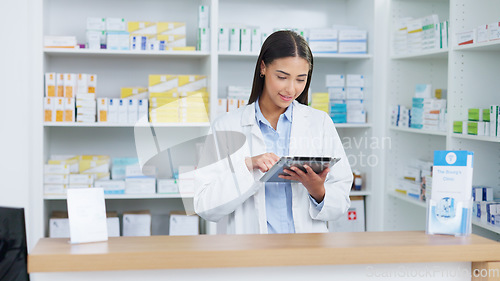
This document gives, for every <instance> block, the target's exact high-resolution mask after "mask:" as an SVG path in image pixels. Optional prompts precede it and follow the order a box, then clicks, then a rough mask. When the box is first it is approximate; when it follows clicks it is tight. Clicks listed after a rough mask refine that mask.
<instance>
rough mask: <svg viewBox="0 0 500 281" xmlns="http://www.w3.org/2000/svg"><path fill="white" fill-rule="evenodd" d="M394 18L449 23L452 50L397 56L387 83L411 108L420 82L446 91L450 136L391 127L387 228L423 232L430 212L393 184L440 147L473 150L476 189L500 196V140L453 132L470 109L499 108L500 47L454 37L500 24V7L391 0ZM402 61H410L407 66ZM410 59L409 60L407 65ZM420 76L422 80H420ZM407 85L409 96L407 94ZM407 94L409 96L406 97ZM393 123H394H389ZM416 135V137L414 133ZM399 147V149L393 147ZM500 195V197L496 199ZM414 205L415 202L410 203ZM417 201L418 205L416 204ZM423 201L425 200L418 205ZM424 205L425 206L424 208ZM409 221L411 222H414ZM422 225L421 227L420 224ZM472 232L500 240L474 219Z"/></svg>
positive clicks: (392, 95)
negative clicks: (426, 18)
mask: <svg viewBox="0 0 500 281" xmlns="http://www.w3.org/2000/svg"><path fill="white" fill-rule="evenodd" d="M391 4H392V8H391V12H392V13H393V18H394V19H396V18H399V17H405V16H413V17H419V16H424V15H430V14H433V13H437V14H438V15H439V17H440V21H442V20H446V19H449V23H450V27H449V28H450V29H449V46H450V47H449V48H448V51H447V56H443V54H444V51H443V52H441V51H437V52H435V53H434V54H429V53H423V54H421V55H420V56H418V55H411V56H406V57H405V56H393V57H391V60H390V69H389V75H390V76H395V77H394V78H393V79H390V80H388V81H387V82H388V83H389V85H391V86H389V87H390V88H391V90H390V92H389V94H390V97H389V99H388V100H387V103H389V104H390V105H392V104H393V103H394V99H396V101H397V102H398V103H401V104H406V105H409V104H411V103H410V100H402V99H398V97H397V95H398V94H401V95H403V94H404V99H408V98H410V97H411V95H412V93H413V91H412V89H411V87H414V85H415V84H417V83H429V84H433V87H434V88H447V89H448V99H447V112H448V114H447V115H448V116H447V131H446V133H441V132H440V133H437V134H436V133H435V132H428V131H427V132H418V133H417V132H416V131H412V130H411V129H401V128H391V130H389V131H390V132H389V134H390V135H391V136H392V139H393V142H392V144H393V146H395V148H396V149H395V151H394V153H392V151H391V152H389V153H388V156H387V163H388V165H387V166H386V175H387V176H386V178H387V186H386V188H387V194H388V195H390V196H388V197H390V198H391V199H390V200H389V201H388V202H392V203H389V204H385V205H386V218H388V216H392V217H391V218H392V220H387V221H388V223H387V224H386V225H385V229H386V230H395V229H415V228H416V227H418V229H423V228H424V227H425V208H418V207H416V206H417V205H415V204H411V202H412V201H408V200H411V199H408V200H406V201H403V200H401V195H399V194H396V195H394V193H393V190H394V187H393V186H392V184H391V180H394V179H396V178H398V177H401V175H402V174H401V171H400V170H398V166H401V167H405V166H406V164H407V163H406V162H405V160H407V159H410V158H408V157H411V158H418V159H423V160H429V161H431V160H432V151H434V150H437V149H448V150H470V151H473V152H474V175H473V185H483V186H490V187H493V188H494V189H495V192H496V193H497V194H498V191H500V177H499V171H500V161H499V159H500V146H499V143H500V139H497V138H495V137H480V136H470V135H462V134H454V133H452V127H453V121H458V120H460V121H463V120H467V109H468V108H474V107H477V108H488V107H489V106H490V105H491V104H499V103H500V98H499V96H498V88H499V87H500V82H499V80H498V78H497V77H496V76H497V75H495V73H498V71H499V70H500V44H499V43H491V42H488V43H481V44H475V45H469V46H460V47H458V46H456V44H455V36H454V34H455V33H457V32H462V31H466V30H468V29H472V28H475V27H477V26H479V25H482V24H488V23H492V22H495V21H498V20H499V16H500V15H499V14H498V12H497V11H498V10H499V8H500V3H499V2H496V1H468V0H457V1H449V2H448V1H398V0H395V1H391ZM402 61H405V64H407V65H403V63H402ZM406 61H407V62H406ZM416 77H418V78H417V79H416ZM402 87H406V88H405V89H404V93H403V92H402ZM406 94H407V95H406ZM388 120H389V119H388ZM410 132H414V133H410ZM393 148H394V147H393ZM496 197H498V195H497V196H496ZM408 202H410V204H408ZM417 202H418V201H417ZM418 203H421V202H418ZM420 206H425V205H422V204H420ZM409 221H412V222H411V223H410V222H409ZM415 222H418V223H415ZM473 226H474V227H473V232H474V233H477V234H480V235H483V236H486V237H489V238H492V239H496V240H500V228H497V227H492V226H490V225H487V224H484V223H480V222H478V221H475V220H473Z"/></svg>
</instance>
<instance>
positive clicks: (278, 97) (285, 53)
mask: <svg viewBox="0 0 500 281" xmlns="http://www.w3.org/2000/svg"><path fill="white" fill-rule="evenodd" d="M312 72H313V57H312V53H311V50H310V49H309V46H308V45H307V42H306V41H305V40H304V38H303V37H301V36H300V35H298V34H296V33H295V32H293V31H278V32H275V33H273V34H271V35H270V36H269V37H268V38H267V39H266V40H265V42H264V44H263V45H262V48H261V51H260V55H259V58H258V60H257V65H256V67H255V73H254V80H253V86H252V92H251V96H250V99H249V101H248V105H246V106H244V107H242V108H239V109H238V110H236V111H233V112H230V113H227V114H225V115H223V116H222V117H220V118H218V119H217V120H216V121H215V122H214V124H213V128H212V133H213V134H211V136H212V138H211V137H209V138H207V142H206V143H205V149H204V150H203V153H202V156H201V159H202V160H201V162H204V163H201V162H200V165H199V166H198V169H197V170H196V172H195V195H194V209H195V212H196V213H197V214H198V215H199V216H201V217H202V218H204V219H206V220H208V221H214V222H217V233H221V234H222V233H223V234H250V233H303V232H327V231H328V230H327V224H326V222H327V221H332V220H336V219H338V218H339V217H340V216H342V215H344V214H345V212H346V211H347V209H348V208H349V205H350V200H349V190H350V188H351V184H352V179H353V176H352V172H351V168H350V166H349V163H348V160H347V157H346V154H345V151H344V149H343V147H342V143H341V141H340V138H339V136H338V134H337V131H336V129H335V126H334V124H333V122H332V119H331V118H330V117H329V116H328V114H326V113H325V112H322V111H319V110H316V109H313V108H311V107H309V106H307V101H308V89H309V85H310V83H311V76H312ZM213 136H216V137H213ZM210 139H211V142H212V143H213V144H212V145H210V144H209V143H210ZM280 156H324V157H336V158H341V160H340V162H338V163H337V164H335V165H334V166H333V167H331V168H330V169H326V170H324V171H323V172H322V173H320V174H316V173H315V172H314V171H312V170H311V168H310V167H308V166H305V168H306V171H307V173H304V172H302V171H301V170H299V169H297V168H292V170H291V171H290V170H285V172H287V173H288V174H289V175H290V176H288V177H287V178H288V179H291V180H294V181H293V182H291V183H290V182H286V183H263V182H260V181H259V179H260V178H261V177H262V175H263V173H265V172H266V171H268V170H269V169H270V168H271V167H272V166H273V164H274V163H276V162H277V161H278V160H279V157H280ZM203 159H204V160H203ZM207 159H211V160H207Z"/></svg>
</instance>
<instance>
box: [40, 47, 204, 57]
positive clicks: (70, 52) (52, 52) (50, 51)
mask: <svg viewBox="0 0 500 281" xmlns="http://www.w3.org/2000/svg"><path fill="white" fill-rule="evenodd" d="M43 52H44V53H45V54H46V55H48V56H52V57H56V56H88V57H103V56H116V57H155V56H156V57H176V58H202V57H208V56H209V55H210V53H208V52H201V51H119V50H89V49H57V48H45V49H43Z"/></svg>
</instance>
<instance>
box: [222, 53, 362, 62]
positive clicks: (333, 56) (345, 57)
mask: <svg viewBox="0 0 500 281" xmlns="http://www.w3.org/2000/svg"><path fill="white" fill-rule="evenodd" d="M258 56H259V53H253V52H219V58H255V59H256V58H257V57H258ZM313 57H314V58H318V59H319V58H321V59H334V60H339V61H350V60H358V59H370V58H372V55H370V54H315V53H313Z"/></svg>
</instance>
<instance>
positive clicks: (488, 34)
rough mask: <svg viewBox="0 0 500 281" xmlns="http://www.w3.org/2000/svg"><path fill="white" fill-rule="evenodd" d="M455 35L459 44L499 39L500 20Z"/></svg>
mask: <svg viewBox="0 0 500 281" xmlns="http://www.w3.org/2000/svg"><path fill="white" fill-rule="evenodd" d="M455 35H456V44H457V46H462V45H470V44H475V43H486V42H492V41H498V40H500V22H493V23H490V24H483V25H480V26H478V27H477V28H474V29H471V30H466V31H463V32H458V33H456V34H455Z"/></svg>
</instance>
